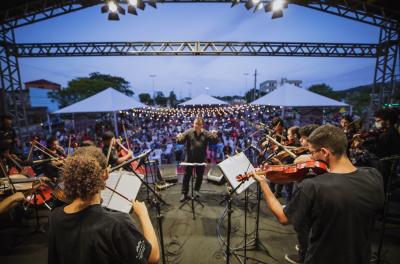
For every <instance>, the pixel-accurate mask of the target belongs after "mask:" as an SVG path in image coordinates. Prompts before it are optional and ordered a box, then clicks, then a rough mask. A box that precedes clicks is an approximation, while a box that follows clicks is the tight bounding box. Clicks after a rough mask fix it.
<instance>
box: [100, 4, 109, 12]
mask: <svg viewBox="0 0 400 264" xmlns="http://www.w3.org/2000/svg"><path fill="white" fill-rule="evenodd" d="M108 11H109V8H108V5H103V6H102V7H101V13H103V14H104V13H107V12H108Z"/></svg>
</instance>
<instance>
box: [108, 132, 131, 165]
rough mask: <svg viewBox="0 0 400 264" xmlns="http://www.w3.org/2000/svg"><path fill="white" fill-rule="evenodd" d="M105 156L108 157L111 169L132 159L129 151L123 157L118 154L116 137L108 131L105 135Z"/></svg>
mask: <svg viewBox="0 0 400 264" xmlns="http://www.w3.org/2000/svg"><path fill="white" fill-rule="evenodd" d="M110 145H111V146H110ZM110 148H111V149H110ZM103 154H104V155H105V156H106V157H108V164H110V165H111V167H115V166H117V165H118V164H121V163H123V162H125V161H127V160H128V159H129V158H131V157H132V152H131V151H129V152H128V153H127V154H125V155H124V156H122V157H119V156H118V152H117V149H116V139H115V137H114V133H113V132H111V131H107V132H105V133H104V135H103Z"/></svg>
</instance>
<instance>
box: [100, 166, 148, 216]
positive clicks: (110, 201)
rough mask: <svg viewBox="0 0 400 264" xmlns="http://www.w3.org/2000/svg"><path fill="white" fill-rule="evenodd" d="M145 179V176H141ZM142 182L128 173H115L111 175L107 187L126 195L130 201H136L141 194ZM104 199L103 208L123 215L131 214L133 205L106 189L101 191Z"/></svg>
mask: <svg viewBox="0 0 400 264" xmlns="http://www.w3.org/2000/svg"><path fill="white" fill-rule="evenodd" d="M139 177H141V178H142V179H143V175H141V174H139ZM141 184H142V182H141V181H140V180H139V179H138V178H137V177H136V176H135V175H134V174H133V173H132V172H128V171H114V172H112V173H110V174H109V176H108V179H107V181H106V185H107V186H108V187H110V188H111V189H114V190H115V191H117V192H118V193H120V194H122V195H124V196H125V197H126V198H128V199H129V200H131V201H132V200H134V199H135V198H136V196H137V194H138V192H139V189H140V186H141ZM101 198H102V199H103V202H102V204H101V205H102V206H104V207H106V208H109V209H112V210H116V211H119V212H123V213H127V214H128V213H129V212H130V210H131V209H132V204H131V203H130V202H129V201H127V200H126V199H125V198H123V197H121V196H120V195H118V194H117V193H115V192H113V191H112V190H109V189H107V188H105V189H104V190H102V191H101Z"/></svg>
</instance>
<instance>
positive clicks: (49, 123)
mask: <svg viewBox="0 0 400 264" xmlns="http://www.w3.org/2000/svg"><path fill="white" fill-rule="evenodd" d="M47 124H48V125H49V133H50V135H51V132H52V131H51V119H50V115H49V113H47Z"/></svg>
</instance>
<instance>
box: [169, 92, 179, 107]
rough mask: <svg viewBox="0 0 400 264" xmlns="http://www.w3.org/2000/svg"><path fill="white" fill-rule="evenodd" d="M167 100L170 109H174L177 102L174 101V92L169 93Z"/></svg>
mask: <svg viewBox="0 0 400 264" xmlns="http://www.w3.org/2000/svg"><path fill="white" fill-rule="evenodd" d="M168 100H169V104H170V106H171V107H175V106H176V105H177V102H178V100H177V99H176V94H175V93H174V91H171V92H169V98H168Z"/></svg>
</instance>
